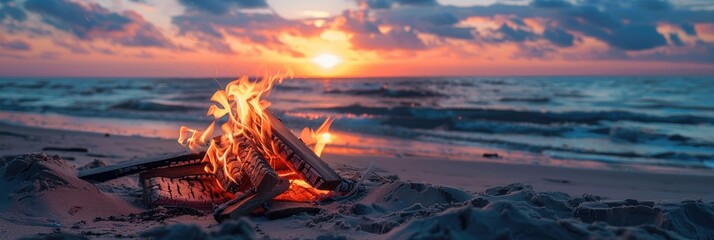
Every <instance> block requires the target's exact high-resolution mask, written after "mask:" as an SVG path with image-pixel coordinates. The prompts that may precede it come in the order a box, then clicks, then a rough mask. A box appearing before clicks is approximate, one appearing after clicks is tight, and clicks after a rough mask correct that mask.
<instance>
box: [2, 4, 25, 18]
mask: <svg viewBox="0 0 714 240" xmlns="http://www.w3.org/2000/svg"><path fill="white" fill-rule="evenodd" d="M5 18H12V19H15V20H17V21H20V22H22V21H25V19H27V14H25V12H23V11H22V10H21V9H20V8H18V7H15V6H14V5H12V4H10V3H0V21H3V20H5Z"/></svg>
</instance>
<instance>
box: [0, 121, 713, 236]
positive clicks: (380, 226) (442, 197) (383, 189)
mask: <svg viewBox="0 0 714 240" xmlns="http://www.w3.org/2000/svg"><path fill="white" fill-rule="evenodd" d="M0 139H2V140H0V157H2V159H1V160H0V193H2V194H0V238H8V239H15V238H21V237H31V238H46V237H57V236H64V237H78V238H125V237H145V238H155V239H174V238H176V237H180V238H182V239H211V238H215V239H217V238H225V237H231V238H238V239H240V238H245V239H252V238H266V237H268V238H278V239H292V238H308V239H314V238H322V239H341V238H346V239H372V238H382V239H405V238H413V239H434V238H445V239H449V238H467V239H468V238H474V237H476V236H478V237H480V238H483V239H495V238H508V237H510V238H560V239H584V238H612V237H621V238H626V237H642V238H674V239H677V238H698V239H707V238H712V237H714V202H712V200H714V191H711V186H713V185H714V173H710V172H708V171H704V170H697V169H679V170H677V169H669V170H667V169H664V170H663V169H657V170H656V171H647V172H645V171H638V170H633V169H632V168H622V169H630V170H626V171H623V170H614V169H585V168H566V167H559V166H537V165H518V164H505V163H498V162H479V161H452V160H443V159H433V158H419V157H395V156H367V155H359V156H355V155H339V154H330V153H328V154H326V155H325V156H324V159H325V160H326V161H327V162H329V163H330V165H331V166H333V168H335V169H336V170H337V171H338V172H339V173H340V174H341V175H343V176H344V177H348V178H355V179H356V178H358V177H359V176H360V175H361V174H362V173H364V172H365V168H366V167H367V166H368V165H369V164H370V163H372V162H373V163H374V164H375V165H376V166H377V170H376V171H375V174H373V175H370V176H369V177H368V178H367V179H366V180H365V182H364V185H365V190H364V191H360V192H358V193H357V194H356V195H354V196H351V197H349V198H346V199H340V200H339V201H329V202H326V203H324V204H322V205H321V206H320V208H321V210H320V212H319V213H317V214H298V215H294V216H290V217H287V218H282V219H277V220H269V219H267V218H266V217H263V216H250V217H246V218H243V219H237V220H233V221H229V222H226V223H222V224H218V223H216V222H215V220H213V217H212V216H210V214H205V213H202V212H199V211H192V210H187V209H166V208H155V209H149V208H146V207H145V206H143V204H142V203H141V201H140V194H141V193H140V187H139V184H138V182H137V179H136V177H135V176H131V177H125V178H120V179H116V180H113V181H110V182H107V183H102V184H97V185H93V184H90V183H87V182H85V181H83V180H80V179H78V178H76V172H77V169H78V168H82V167H85V168H91V167H96V166H101V165H106V164H114V163H118V162H121V161H125V160H130V159H133V158H141V157H146V156H151V155H155V154H158V153H165V152H174V151H177V150H181V146H179V145H178V143H176V142H175V141H172V140H165V139H152V138H142V137H128V136H114V135H105V134H93V133H81V132H70V131H62V130H46V129H39V128H28V127H17V126H11V125H0ZM43 149H44V150H43ZM41 152H44V153H41ZM29 153H37V154H29ZM474 159H477V158H476V157H475V158H474ZM633 199H637V200H633Z"/></svg>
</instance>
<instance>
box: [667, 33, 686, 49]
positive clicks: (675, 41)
mask: <svg viewBox="0 0 714 240" xmlns="http://www.w3.org/2000/svg"><path fill="white" fill-rule="evenodd" d="M669 40H671V41H672V44H674V45H675V46H680V47H681V46H684V42H682V39H681V38H679V35H677V34H674V33H670V34H669Z"/></svg>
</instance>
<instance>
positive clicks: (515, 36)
mask: <svg viewBox="0 0 714 240" xmlns="http://www.w3.org/2000/svg"><path fill="white" fill-rule="evenodd" d="M496 32H498V33H500V34H501V36H502V37H501V40H502V41H509V42H523V41H526V40H532V39H533V38H534V37H535V35H534V34H533V33H532V32H529V31H524V30H520V29H517V28H512V27H509V26H508V25H506V24H502V25H501V27H500V28H498V30H496Z"/></svg>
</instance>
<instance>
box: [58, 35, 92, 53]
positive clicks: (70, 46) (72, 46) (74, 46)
mask: <svg viewBox="0 0 714 240" xmlns="http://www.w3.org/2000/svg"><path fill="white" fill-rule="evenodd" d="M52 43H54V44H55V45H57V46H59V47H63V48H65V49H67V50H69V51H70V52H72V53H76V54H89V50H87V48H85V47H83V46H82V45H81V44H80V43H78V42H71V43H70V42H66V41H63V40H60V39H55V40H53V41H52Z"/></svg>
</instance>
